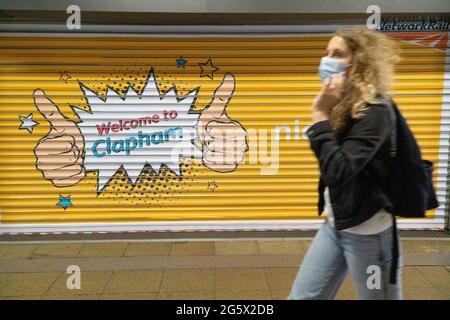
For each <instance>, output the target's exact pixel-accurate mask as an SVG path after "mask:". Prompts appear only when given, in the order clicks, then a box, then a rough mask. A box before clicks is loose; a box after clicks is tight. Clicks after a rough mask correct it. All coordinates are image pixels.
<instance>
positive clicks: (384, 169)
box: [307, 100, 393, 230]
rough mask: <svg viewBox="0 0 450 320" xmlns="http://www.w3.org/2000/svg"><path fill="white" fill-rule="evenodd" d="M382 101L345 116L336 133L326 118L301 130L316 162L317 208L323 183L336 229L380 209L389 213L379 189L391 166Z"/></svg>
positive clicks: (388, 125) (388, 119)
mask: <svg viewBox="0 0 450 320" xmlns="http://www.w3.org/2000/svg"><path fill="white" fill-rule="evenodd" d="M388 103H389V102H388V100H383V101H381V102H380V103H377V104H368V105H367V107H366V110H365V111H364V113H363V116H362V117H361V118H359V119H353V118H349V119H348V121H347V124H346V126H345V128H344V129H342V130H341V131H339V133H337V134H335V133H333V131H332V129H331V125H330V122H329V121H320V122H317V123H315V124H313V125H312V126H311V127H310V128H309V129H308V130H307V135H308V137H309V140H310V143H311V148H312V150H313V151H314V153H315V155H316V157H317V159H318V160H319V166H320V180H319V188H318V189H319V203H318V213H319V215H321V214H322V212H323V209H324V196H323V192H324V190H325V186H328V187H329V192H330V200H331V206H332V208H333V213H334V218H335V227H336V229H338V230H341V229H346V228H350V227H353V226H356V225H358V224H360V223H362V222H364V221H366V220H368V219H370V218H371V217H372V216H373V215H374V214H375V213H376V212H377V211H379V210H380V209H381V208H385V209H386V211H388V212H392V204H391V202H390V201H389V199H388V198H387V196H386V195H385V193H384V192H383V189H384V188H385V186H386V184H387V181H388V175H389V172H390V168H391V165H392V160H391V157H390V146H391V143H390V132H391V129H392V126H393V121H392V120H391V116H390V113H389V109H388Z"/></svg>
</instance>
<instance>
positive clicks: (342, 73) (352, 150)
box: [288, 28, 402, 299]
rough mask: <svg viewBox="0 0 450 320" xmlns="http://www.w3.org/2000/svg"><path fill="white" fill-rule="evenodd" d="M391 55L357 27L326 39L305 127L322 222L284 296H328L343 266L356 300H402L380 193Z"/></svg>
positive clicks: (379, 39)
mask: <svg viewBox="0 0 450 320" xmlns="http://www.w3.org/2000/svg"><path fill="white" fill-rule="evenodd" d="M398 60H399V56H398V50H397V48H396V47H395V45H394V43H393V41H391V40H389V39H388V38H387V37H386V36H384V35H383V34H381V33H378V32H375V31H370V30H367V29H364V28H345V29H341V30H338V31H337V32H336V33H335V35H334V37H333V38H332V39H331V40H330V41H329V43H328V46H327V48H326V56H325V57H323V58H322V60H321V63H320V67H319V75H320V78H321V80H322V82H323V88H322V90H321V92H320V93H319V94H318V96H317V97H316V99H315V101H314V103H313V106H312V119H313V123H312V125H311V126H310V127H309V129H308V130H307V136H308V138H309V140H310V144H311V148H312V150H313V151H314V153H315V155H316V157H317V159H318V162H319V166H320V180H319V208H318V209H319V214H321V213H322V212H323V211H325V213H326V221H325V222H324V223H323V225H322V226H321V228H320V230H319V231H318V232H317V234H316V236H315V238H314V240H313V241H312V244H311V246H310V248H309V250H308V252H307V254H306V256H305V258H304V260H303V262H302V265H301V268H300V270H299V272H298V274H297V276H296V278H295V280H294V283H293V284H292V289H291V292H290V295H289V297H288V299H333V298H334V297H335V295H336V293H337V291H338V289H339V287H340V286H341V284H342V282H343V280H344V279H345V277H346V275H347V273H349V274H350V276H351V278H352V281H353V283H354V285H355V287H356V290H357V292H358V296H359V298H360V299H402V288H401V268H402V255H401V247H398V246H395V247H396V248H398V252H397V254H393V251H394V250H393V247H394V243H395V241H398V238H397V231H396V228H395V220H394V216H393V215H392V214H391V213H390V212H391V209H392V204H391V202H390V201H389V199H388V198H387V196H386V195H385V193H384V192H383V190H384V188H385V187H386V185H387V177H388V174H389V170H390V167H391V161H392V159H391V157H390V148H391V143H390V134H391V130H392V128H393V123H394V121H393V119H392V117H391V113H390V110H389V108H390V106H389V99H390V98H389V96H388V95H387V92H388V90H389V88H390V85H391V83H392V80H393V68H394V65H395V63H396V62H397V61H398ZM394 252H395V251H394ZM396 255H398V259H397V257H396ZM392 275H394V276H392ZM393 278H394V279H393Z"/></svg>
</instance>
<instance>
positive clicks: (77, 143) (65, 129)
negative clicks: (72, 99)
mask: <svg viewBox="0 0 450 320" xmlns="http://www.w3.org/2000/svg"><path fill="white" fill-rule="evenodd" d="M33 96H34V104H35V105H36V107H37V109H38V110H39V112H40V113H41V114H42V115H43V116H44V118H45V119H46V120H47V121H48V122H49V123H50V132H49V133H48V134H47V135H46V136H45V137H43V138H42V139H41V140H39V143H38V144H37V146H36V148H35V150H34V153H35V155H36V159H37V161H36V166H37V168H38V169H39V170H40V171H41V172H42V174H43V175H44V178H45V179H47V180H50V181H51V182H52V183H53V184H54V185H55V186H56V187H69V186H72V185H75V184H77V183H78V182H79V181H80V180H82V179H83V178H84V177H85V176H86V171H85V169H84V167H83V161H84V138H83V135H82V134H81V131H80V129H79V128H78V127H77V125H76V123H75V122H73V121H72V120H69V119H67V118H66V117H64V116H63V114H62V113H61V111H60V110H59V108H58V107H57V106H56V105H55V104H54V103H53V102H52V101H51V100H50V99H49V98H47V97H46V96H45V93H44V91H42V90H40V89H36V90H35V91H34V93H33Z"/></svg>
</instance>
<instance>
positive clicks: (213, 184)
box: [208, 181, 219, 191]
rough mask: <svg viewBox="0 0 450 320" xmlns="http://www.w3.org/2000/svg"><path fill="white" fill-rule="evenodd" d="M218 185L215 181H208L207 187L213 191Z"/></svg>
mask: <svg viewBox="0 0 450 320" xmlns="http://www.w3.org/2000/svg"><path fill="white" fill-rule="evenodd" d="M218 187H219V186H218V185H217V184H216V181H209V182H208V189H209V190H211V191H214V190H215V189H216V188H218Z"/></svg>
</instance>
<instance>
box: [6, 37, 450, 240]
mask: <svg viewBox="0 0 450 320" xmlns="http://www.w3.org/2000/svg"><path fill="white" fill-rule="evenodd" d="M438 35H442V37H441V38H440V40H439V41H437V42H436V43H434V44H432V45H430V42H423V41H422V42H420V41H416V40H417V39H418V38H421V37H423V34H417V33H403V34H392V37H393V38H396V39H397V41H399V43H400V44H401V47H402V58H403V60H402V62H401V63H400V65H399V66H398V68H397V70H396V79H395V80H396V85H395V91H394V94H393V95H394V99H395V100H396V102H397V103H398V105H399V107H400V108H401V109H402V111H403V113H404V115H405V116H406V117H407V120H408V122H409V124H410V126H411V128H412V129H413V131H414V133H415V134H416V137H417V138H418V141H419V144H420V145H421V147H422V152H423V155H424V157H425V158H426V159H429V160H431V161H433V163H434V164H435V166H436V170H435V176H434V179H435V183H436V186H437V192H438V196H439V200H440V202H441V207H440V208H438V209H437V210H432V211H430V212H428V216H427V217H428V219H425V220H418V221H415V222H414V223H408V222H406V223H405V224H403V226H404V227H409V228H413V227H416V228H438V227H443V226H444V217H445V211H446V208H447V207H448V206H447V202H448V183H447V181H448V153H449V131H450V113H449V109H450V98H449V97H450V91H449V90H450V74H449V72H448V71H446V70H448V68H449V61H448V57H447V58H446V54H447V55H448V44H447V39H448V34H447V33H438ZM330 36H331V35H289V36H287V35H280V36H267V37H261V36H259V37H256V36H255V37H252V36H221V37H214V36H201V37H200V36H195V35H193V36H192V37H190V38H187V37H179V38H177V37H154V38H152V37H131V36H123V37H111V36H110V37H100V36H99V37H70V38H69V37H67V38H64V37H44V36H38V35H36V36H34V37H13V36H9V37H3V38H1V39H0V136H1V139H0V209H1V220H0V222H1V224H0V232H11V231H17V230H20V231H31V232H34V231H40V230H47V231H48V230H53V231H61V230H72V231H73V230H75V231H92V230H94V231H95V230H103V231H105V230H107V231H111V230H138V229H140V228H141V229H149V228H150V229H151V226H152V224H153V225H157V223H161V225H162V226H164V227H163V228H166V229H168V230H175V229H177V228H181V227H182V226H184V227H185V228H188V227H190V226H191V227H195V226H198V225H201V224H202V223H203V226H204V228H205V229H207V228H210V229H220V227H218V226H220V225H223V226H227V225H228V226H229V227H230V228H238V227H249V226H253V227H256V228H258V226H259V227H261V228H262V227H265V228H269V229H270V228H276V227H280V228H281V227H290V226H293V227H311V226H317V224H311V223H312V222H314V223H316V222H318V221H320V220H318V218H317V206H316V203H317V180H318V167H317V162H316V160H315V157H314V156H313V154H312V152H311V150H310V148H309V143H308V141H307V140H305V138H304V137H303V133H302V132H303V130H304V128H305V127H306V126H307V125H309V121H310V113H309V110H310V105H311V102H312V100H313V98H314V96H315V95H316V94H317V92H318V91H319V88H320V83H319V81H318V76H317V67H318V64H319V59H320V57H321V56H322V55H323V52H324V49H325V47H326V44H327V41H328V39H329V38H330ZM181 57H182V58H183V59H184V60H185V61H186V63H185V65H180V63H179V61H177V60H178V59H180V58H181ZM180 61H181V60H180ZM201 65H202V66H203V73H202V68H201ZM208 65H209V66H208ZM216 68H217V69H216ZM226 72H230V73H232V74H233V75H234V77H235V79H236V88H235V91H234V93H233V97H232V99H231V101H230V103H229V105H228V107H227V114H228V115H229V117H230V118H231V119H233V120H236V121H238V122H239V123H240V124H241V125H242V126H243V127H244V128H245V129H246V131H247V134H248V135H247V141H248V144H249V147H250V150H249V151H247V153H246V160H245V163H244V164H241V165H239V166H238V168H237V169H236V170H235V171H233V172H231V173H219V172H215V171H211V170H209V169H208V168H206V167H205V166H203V165H202V163H201V161H200V160H198V159H184V160H183V161H182V163H181V175H179V176H178V175H177V174H176V173H174V172H173V171H172V170H171V169H169V168H167V167H165V168H163V169H161V171H160V173H159V174H158V173H157V170H156V171H152V170H151V168H149V167H146V168H144V170H143V171H142V172H141V175H140V177H139V178H138V179H137V181H136V184H132V183H130V181H128V179H127V176H126V173H125V172H124V170H122V169H120V170H119V171H118V172H116V173H115V174H113V175H112V179H111V180H110V181H109V182H108V183H107V184H106V186H105V187H104V189H103V190H102V191H101V192H98V191H99V190H98V189H97V184H98V178H99V173H98V172H96V171H89V172H88V173H87V176H86V178H84V179H83V180H81V181H80V182H79V183H78V184H76V185H74V186H71V187H64V188H58V187H55V186H54V185H53V184H52V183H51V182H50V181H49V180H46V179H44V177H43V175H42V173H41V172H40V171H39V170H37V168H36V155H35V153H34V148H35V147H36V145H37V143H38V141H39V140H40V139H41V138H43V137H44V136H46V135H47V134H48V132H49V131H50V129H51V127H50V124H49V122H48V121H47V120H46V119H45V118H44V117H43V116H42V114H41V113H40V112H39V111H38V110H37V108H36V106H35V104H34V102H33V97H32V93H33V91H34V90H35V89H37V88H40V89H42V90H44V91H45V93H46V94H47V96H48V97H49V98H50V99H51V100H52V101H53V102H54V103H55V104H56V105H57V106H58V107H59V109H60V110H61V112H62V113H63V114H64V116H65V117H67V118H68V119H70V120H71V121H74V122H77V123H78V125H80V118H79V117H78V115H77V113H76V112H74V109H73V108H75V109H81V110H85V111H89V110H91V106H90V105H89V104H88V100H87V98H94V96H89V95H88V96H87V97H86V96H85V95H84V93H83V90H82V89H81V87H80V83H82V84H83V86H85V87H87V88H89V90H91V91H92V92H94V93H96V94H97V95H99V96H100V97H102V98H104V97H105V95H106V94H107V88H108V87H110V88H112V89H114V90H115V91H117V92H118V93H120V95H122V99H124V97H125V96H124V94H125V93H126V92H127V88H128V87H129V86H131V87H133V88H134V89H135V90H136V92H137V93H138V94H140V93H141V91H142V90H143V87H144V86H145V84H146V81H147V80H148V77H149V76H150V74H153V75H154V77H155V80H156V85H157V87H158V90H159V92H160V94H161V95H164V94H165V93H166V92H167V91H168V90H169V89H171V88H172V87H173V86H176V93H177V94H178V95H179V97H185V95H187V94H189V93H190V92H192V91H193V90H194V89H196V88H198V92H197V97H196V100H195V107H194V111H201V110H202V109H203V108H204V107H205V106H207V105H208V103H209V102H210V101H211V99H212V97H213V94H214V90H215V89H216V88H217V87H218V86H219V85H220V83H221V81H222V78H223V76H224V74H225V73H226ZM176 104H177V103H175V102H172V105H176ZM107 106H108V107H110V110H109V111H108V112H105V111H99V112H97V113H96V114H97V115H98V116H99V123H106V122H108V121H111V122H114V121H116V120H117V119H119V117H123V118H126V117H127V115H128V114H129V110H127V109H126V106H123V103H122V102H121V101H120V100H117V99H116V100H114V101H112V100H108V103H107ZM167 107H170V104H167ZM29 115H32V120H33V121H35V122H36V123H37V124H36V125H31V126H29V129H27V128H26V127H25V125H24V124H22V121H21V120H20V118H19V117H28V116H29ZM103 116H104V117H103ZM101 117H103V118H101ZM22 119H23V118H22ZM180 123H181V124H180V126H181V128H188V127H189V126H190V123H191V121H188V119H180ZM168 126H170V123H169V124H168ZM276 126H284V127H285V128H289V130H290V134H289V139H288V138H287V136H286V131H285V130H284V131H283V130H282V129H280V141H279V150H280V152H279V159H278V161H279V168H278V169H277V170H273V171H270V166H271V164H270V161H272V162H273V161H275V160H276V159H275V158H272V159H271V158H270V156H271V152H272V151H271V149H270V145H271V144H270V143H269V150H268V153H269V154H268V156H269V158H267V157H266V158H264V157H262V155H261V154H260V153H259V152H258V148H259V147H260V146H261V143H262V139H263V137H265V136H267V135H268V134H270V133H271V130H272V131H273V130H274V129H275V127H276ZM30 130H31V132H30ZM111 137H113V134H111ZM96 139H98V136H97V135H86V136H85V140H86V142H89V141H93V140H96ZM154 150H158V151H159V152H162V153H164V152H169V151H168V150H169V149H168V148H166V147H165V146H164V144H161V145H158V146H157V148H156V149H154ZM90 151H91V149H89V148H87V149H86V152H90ZM263 156H264V155H263ZM145 159H146V157H145V156H142V155H141V156H140V155H132V156H130V157H129V160H128V162H129V163H131V162H134V163H135V165H133V166H129V168H131V167H132V168H134V169H136V170H138V169H139V167H140V166H141V167H142V164H143V163H145V161H146V160H145ZM250 160H253V161H250ZM98 165H99V166H104V165H105V164H104V162H102V160H99V161H98ZM111 166H112V167H114V163H113V162H112V163H111ZM264 170H265V171H264ZM100 175H101V174H100ZM69 197H70V199H69ZM69 204H70V205H69ZM252 223H253V224H252ZM89 226H92V227H89ZM99 226H100V227H99ZM140 226H141V227H140ZM180 226H181V227H180ZM401 226H402V224H401Z"/></svg>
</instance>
